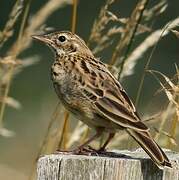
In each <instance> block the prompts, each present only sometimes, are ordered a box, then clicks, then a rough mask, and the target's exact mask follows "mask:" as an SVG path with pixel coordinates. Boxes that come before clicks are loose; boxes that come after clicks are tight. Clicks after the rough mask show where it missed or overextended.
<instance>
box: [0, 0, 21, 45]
mask: <svg viewBox="0 0 179 180" xmlns="http://www.w3.org/2000/svg"><path fill="white" fill-rule="evenodd" d="M23 7H24V0H17V1H16V3H15V5H14V7H13V8H12V11H11V13H10V14H9V19H8V21H7V22H6V25H5V27H4V29H3V31H1V32H0V47H2V46H3V45H4V43H5V42H6V41H7V40H8V39H9V38H10V37H11V36H13V32H14V29H13V28H14V25H15V23H16V22H17V20H18V18H19V16H20V14H21V13H22V10H23Z"/></svg>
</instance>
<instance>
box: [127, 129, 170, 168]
mask: <svg viewBox="0 0 179 180" xmlns="http://www.w3.org/2000/svg"><path fill="white" fill-rule="evenodd" d="M127 132H128V133H129V134H130V135H131V136H132V137H133V138H134V139H135V140H136V141H137V143H138V144H139V145H140V146H141V147H142V148H143V149H144V151H145V152H146V153H147V154H148V155H149V156H150V157H151V159H152V160H153V161H154V162H155V164H156V165H157V166H158V167H159V168H163V167H164V166H167V167H170V168H171V167H172V165H171V163H170V161H169V159H168V158H167V156H166V154H165V153H164V152H163V150H162V149H161V148H160V147H159V145H158V144H157V143H156V142H155V141H154V140H153V138H152V137H151V135H150V134H149V132H147V131H136V130H133V129H127Z"/></svg>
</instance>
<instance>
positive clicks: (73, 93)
mask: <svg viewBox="0 0 179 180" xmlns="http://www.w3.org/2000/svg"><path fill="white" fill-rule="evenodd" d="M32 38H34V39H35V40H38V41H41V42H43V43H45V44H46V45H47V46H49V47H50V48H51V49H52V51H53V52H54V54H55V60H54V62H53V64H52V66H51V79H52V82H53V86H54V89H55V92H56V94H57V96H58V97H59V99H60V101H61V102H62V104H63V105H64V107H65V108H66V109H67V110H68V111H69V112H71V113H72V114H74V115H75V116H76V117H77V118H78V119H79V120H81V121H82V122H84V123H85V124H86V125H88V126H89V127H90V128H91V129H95V132H96V133H95V134H94V135H93V136H92V137H91V138H89V140H88V141H87V142H85V143H84V144H83V145H81V146H80V148H83V147H84V146H86V145H88V144H89V143H90V142H91V141H93V140H94V139H96V138H98V137H100V136H101V135H102V134H103V133H104V132H106V133H108V138H107V139H106V141H105V142H104V144H103V145H102V146H101V148H100V150H105V148H106V146H107V145H108V143H109V142H110V141H111V140H112V138H113V137H114V135H115V133H117V132H118V131H119V130H125V131H126V132H127V133H128V134H129V135H130V136H131V137H132V138H133V139H134V140H135V141H136V142H137V143H138V144H139V145H140V146H141V147H142V148H143V150H144V151H145V152H146V153H147V154H148V155H149V156H150V158H151V159H152V161H153V162H154V164H156V165H157V166H158V167H159V168H164V167H170V168H171V167H172V165H171V162H170V161H169V159H168V157H167V156H166V154H165V153H164V151H163V150H162V149H161V148H160V146H159V145H158V144H157V143H156V142H155V140H154V139H153V138H152V136H151V134H150V130H149V128H148V127H147V126H146V125H145V124H144V123H143V122H142V120H141V118H140V117H139V115H138V113H137V111H136V108H135V106H134V104H133V102H132V101H131V99H130V98H129V96H128V95H127V93H126V91H125V90H124V88H123V87H122V85H121V84H120V82H119V81H118V79H117V78H115V77H114V76H113V74H112V73H111V72H110V71H109V69H108V67H107V66H106V64H104V63H103V62H102V61H101V60H100V59H99V58H96V57H95V56H94V54H93V53H92V51H91V50H90V49H89V48H88V46H87V45H86V43H85V41H84V40H83V39H82V38H80V37H79V36H78V35H76V34H74V33H72V32H70V31H55V32H51V33H47V34H43V35H33V36H32Z"/></svg>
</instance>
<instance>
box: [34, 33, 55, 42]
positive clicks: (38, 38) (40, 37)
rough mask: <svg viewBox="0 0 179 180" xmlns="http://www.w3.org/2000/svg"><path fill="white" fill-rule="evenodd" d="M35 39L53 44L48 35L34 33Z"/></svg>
mask: <svg viewBox="0 0 179 180" xmlns="http://www.w3.org/2000/svg"><path fill="white" fill-rule="evenodd" d="M32 38H33V39H36V40H38V41H41V42H43V43H46V44H52V43H53V41H51V40H50V39H49V38H48V36H47V35H33V36H32Z"/></svg>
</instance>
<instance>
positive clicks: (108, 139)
mask: <svg viewBox="0 0 179 180" xmlns="http://www.w3.org/2000/svg"><path fill="white" fill-rule="evenodd" d="M114 135H115V133H109V136H108V138H107V140H106V142H105V143H104V144H103V146H102V147H100V149H98V151H105V148H106V146H107V145H108V144H109V142H110V141H111V139H112V138H113V137H114Z"/></svg>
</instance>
